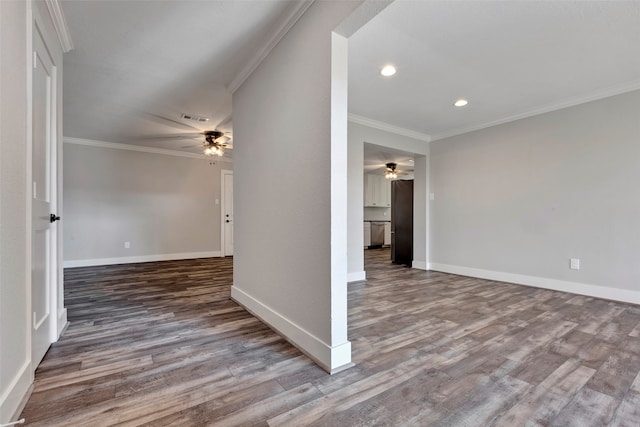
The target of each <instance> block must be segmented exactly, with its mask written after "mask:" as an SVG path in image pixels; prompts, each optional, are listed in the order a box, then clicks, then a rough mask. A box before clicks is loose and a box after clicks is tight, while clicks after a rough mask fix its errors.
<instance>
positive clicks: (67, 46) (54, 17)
mask: <svg viewBox="0 0 640 427" xmlns="http://www.w3.org/2000/svg"><path fill="white" fill-rule="evenodd" d="M45 4H46V5H47V9H48V10H49V15H51V21H53V26H54V28H55V29H56V34H57V35H58V41H59V42H60V46H61V47H62V52H64V53H67V52H69V51H71V50H73V41H72V40H71V33H70V32H69V27H67V20H66V19H65V17H64V13H63V12H62V7H60V2H59V1H58V0H45Z"/></svg>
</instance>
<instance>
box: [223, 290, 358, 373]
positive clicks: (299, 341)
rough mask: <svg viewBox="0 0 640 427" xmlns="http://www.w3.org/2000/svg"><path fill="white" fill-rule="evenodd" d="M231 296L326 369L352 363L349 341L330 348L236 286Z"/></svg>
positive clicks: (333, 369)
mask: <svg viewBox="0 0 640 427" xmlns="http://www.w3.org/2000/svg"><path fill="white" fill-rule="evenodd" d="M231 299H233V300H234V301H235V302H236V303H238V304H239V305H241V306H242V307H243V308H244V309H245V310H247V311H248V312H249V313H251V314H252V315H253V316H255V317H257V318H258V319H260V320H261V321H262V322H264V323H265V324H266V325H267V326H269V327H270V328H271V329H273V330H274V331H276V332H277V333H278V334H279V335H281V336H282V337H283V338H284V339H286V340H287V341H289V342H290V343H291V344H293V345H294V346H295V347H297V348H298V349H299V350H300V351H302V352H303V353H304V354H306V355H307V356H309V357H310V358H311V359H312V360H313V361H314V362H316V363H317V364H318V365H319V366H320V367H321V368H322V369H324V370H325V371H327V372H329V373H335V372H338V371H340V370H343V369H345V368H348V367H349V366H352V363H351V342H350V341H347V342H344V343H342V344H339V345H336V346H333V347H332V346H330V345H329V344H327V343H325V342H324V341H322V340H321V339H320V338H318V337H316V336H315V335H313V334H312V333H310V332H309V331H307V330H305V329H304V328H302V327H301V326H299V325H297V324H295V323H294V322H292V321H291V320H289V319H287V318H286V317H284V316H282V315H281V314H280V313H277V312H276V311H274V310H273V309H271V308H270V307H267V306H266V305H264V304H263V303H261V302H260V301H258V300H257V299H255V298H254V297H252V296H251V295H249V294H247V293H246V292H244V291H243V290H241V289H238V288H237V287H236V286H232V287H231ZM345 361H346V362H345Z"/></svg>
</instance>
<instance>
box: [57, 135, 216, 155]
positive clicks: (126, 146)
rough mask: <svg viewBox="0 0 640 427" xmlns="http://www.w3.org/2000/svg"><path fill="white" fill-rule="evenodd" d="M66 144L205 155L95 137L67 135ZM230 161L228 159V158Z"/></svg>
mask: <svg viewBox="0 0 640 427" xmlns="http://www.w3.org/2000/svg"><path fill="white" fill-rule="evenodd" d="M62 141H63V142H64V143H65V144H76V145H87V146H89V147H99V148H113V149H116V150H127V151H138V152H140V153H152V154H164V155H167V156H177V157H190V158H192V159H204V158H205V157H204V155H202V154H196V153H186V152H184V151H176V150H167V149H164V148H153V147H143V146H141V145H131V144H119V143H116V142H106V141H95V140H93V139H83V138H73V137H70V136H65V137H64V138H62ZM227 161H228V160H227Z"/></svg>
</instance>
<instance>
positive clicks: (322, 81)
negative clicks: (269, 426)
mask: <svg viewBox="0 0 640 427" xmlns="http://www.w3.org/2000/svg"><path fill="white" fill-rule="evenodd" d="M358 5H359V2H328V1H327V2H315V3H313V5H312V6H311V7H310V8H309V9H308V10H307V11H306V12H305V14H304V15H303V16H302V17H301V18H300V20H299V21H298V22H297V23H296V25H295V26H294V27H293V28H292V29H291V30H290V31H289V32H288V33H287V34H286V35H285V36H284V37H283V38H282V40H281V41H280V42H279V44H278V45H277V46H276V47H275V48H274V49H273V50H272V51H271V52H270V53H269V55H268V56H267V57H266V58H265V59H264V61H263V62H262V63H261V64H260V65H259V66H258V68H257V69H256V70H255V71H254V72H253V74H252V75H251V76H250V77H249V78H248V79H247V80H246V81H245V82H244V83H243V85H242V86H241V87H240V88H239V89H238V90H237V91H236V92H235V94H234V97H233V124H234V147H235V148H234V150H235V151H234V171H235V175H234V185H235V189H234V202H235V206H234V220H235V226H236V228H235V236H234V240H235V247H234V250H235V255H234V284H233V288H232V297H233V298H234V299H235V300H236V301H238V302H239V303H241V304H242V305H243V306H245V307H246V308H247V309H248V310H249V311H251V312H252V313H254V314H255V315H256V316H258V317H260V318H261V319H262V320H264V321H265V322H266V323H268V324H269V325H270V326H271V327H273V328H274V329H276V330H278V331H279V332H280V333H282V334H283V335H284V336H285V337H286V338H288V339H289V340H290V341H291V342H292V343H294V344H295V345H297V346H298V347H299V348H301V349H302V350H303V351H305V352H306V353H307V354H308V355H310V356H311V357H312V358H314V360H315V361H316V362H318V363H319V364H320V365H321V366H322V367H324V368H325V369H327V370H329V371H333V370H335V369H337V368H341V367H344V366H346V365H348V364H349V363H350V360H351V354H350V353H351V350H350V349H351V345H350V342H349V341H348V340H347V339H346V338H347V334H346V273H347V271H346V270H347V268H346V259H345V258H346V211H347V206H346V203H347V202H346V194H343V192H344V193H346V190H343V191H337V190H336V187H335V185H336V182H335V181H334V182H333V184H332V179H334V180H335V179H342V182H341V184H342V186H343V188H344V183H345V182H346V173H347V171H346V150H347V145H346V144H347V143H346V121H347V116H346V105H344V106H343V107H342V110H343V111H342V110H341V113H340V115H341V116H344V117H343V119H342V121H344V124H343V125H341V124H340V123H338V122H339V121H340V120H334V119H335V118H333V117H332V114H333V113H334V111H332V97H334V96H338V94H337V93H336V91H337V92H339V93H340V94H341V93H342V92H343V91H345V90H346V81H343V82H333V81H332V78H333V76H334V75H336V72H338V71H339V70H337V69H336V67H337V68H340V69H341V68H342V66H340V64H339V63H338V62H340V61H336V58H335V56H334V52H333V51H332V30H333V29H334V28H336V26H337V25H338V24H339V23H340V22H341V21H342V20H343V19H344V18H345V17H346V16H348V15H349V14H350V13H351V12H352V11H353V10H354V9H355V8H356V7H357V6H358ZM343 41H344V40H343ZM344 47H345V46H342V47H340V49H341V50H342V49H343V48H344ZM344 55H346V51H345V52H344ZM343 66H346V57H345V58H344V64H343ZM332 67H333V70H332ZM343 72H344V73H345V77H346V69H344V70H343ZM339 96H342V95H339ZM344 97H345V100H346V93H345V94H344ZM342 128H344V129H342ZM343 133H344V136H341V135H342V134H343ZM338 139H340V141H342V142H339V141H338ZM336 144H341V147H338V146H336ZM335 150H344V154H343V157H345V159H344V164H343V165H342V164H341V162H337V163H336V164H333V161H332V156H333V155H334V151H335ZM333 160H335V159H333ZM332 175H335V177H334V178H332ZM338 214H340V215H341V218H342V220H341V221H342V222H344V224H342V222H341V221H338V222H336V218H339V217H340V215H338ZM333 233H336V234H335V235H334V234H333ZM341 242H342V243H341ZM340 254H342V261H341V262H342V263H343V265H341V264H340V262H339V260H337V257H338V256H339V255H340ZM339 270H340V271H339ZM338 277H341V278H342V279H341V281H342V283H338V282H339V280H338V279H337V278H338ZM338 288H339V289H338ZM334 297H335V298H336V301H334V300H333V298H334Z"/></svg>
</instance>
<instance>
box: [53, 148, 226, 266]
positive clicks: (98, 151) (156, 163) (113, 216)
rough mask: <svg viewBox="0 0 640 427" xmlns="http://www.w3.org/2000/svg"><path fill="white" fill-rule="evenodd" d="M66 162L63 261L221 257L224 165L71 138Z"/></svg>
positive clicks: (81, 263)
mask: <svg viewBox="0 0 640 427" xmlns="http://www.w3.org/2000/svg"><path fill="white" fill-rule="evenodd" d="M114 146H116V145H115V144H114ZM64 162H65V163H64V190H65V191H64V206H65V213H64V218H63V221H64V225H65V233H64V254H65V266H66V267H73V266H86V265H104V264H120V263H128V262H143V261H159V260H168V259H187V258H204V257H214V256H220V239H221V237H220V223H221V222H220V221H221V213H220V206H221V204H220V203H221V202H220V198H221V186H220V176H221V175H220V169H221V168H222V169H231V164H230V163H226V162H219V161H216V163H215V164H214V165H210V164H209V161H208V160H207V159H204V158H190V157H183V156H176V155H167V154H156V153H147V152H139V151H131V150H123V149H118V148H108V147H99V146H90V145H79V144H73V143H65V144H64ZM216 200H217V201H218V203H217V204H216ZM124 242H130V248H128V249H127V248H125V245H124Z"/></svg>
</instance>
